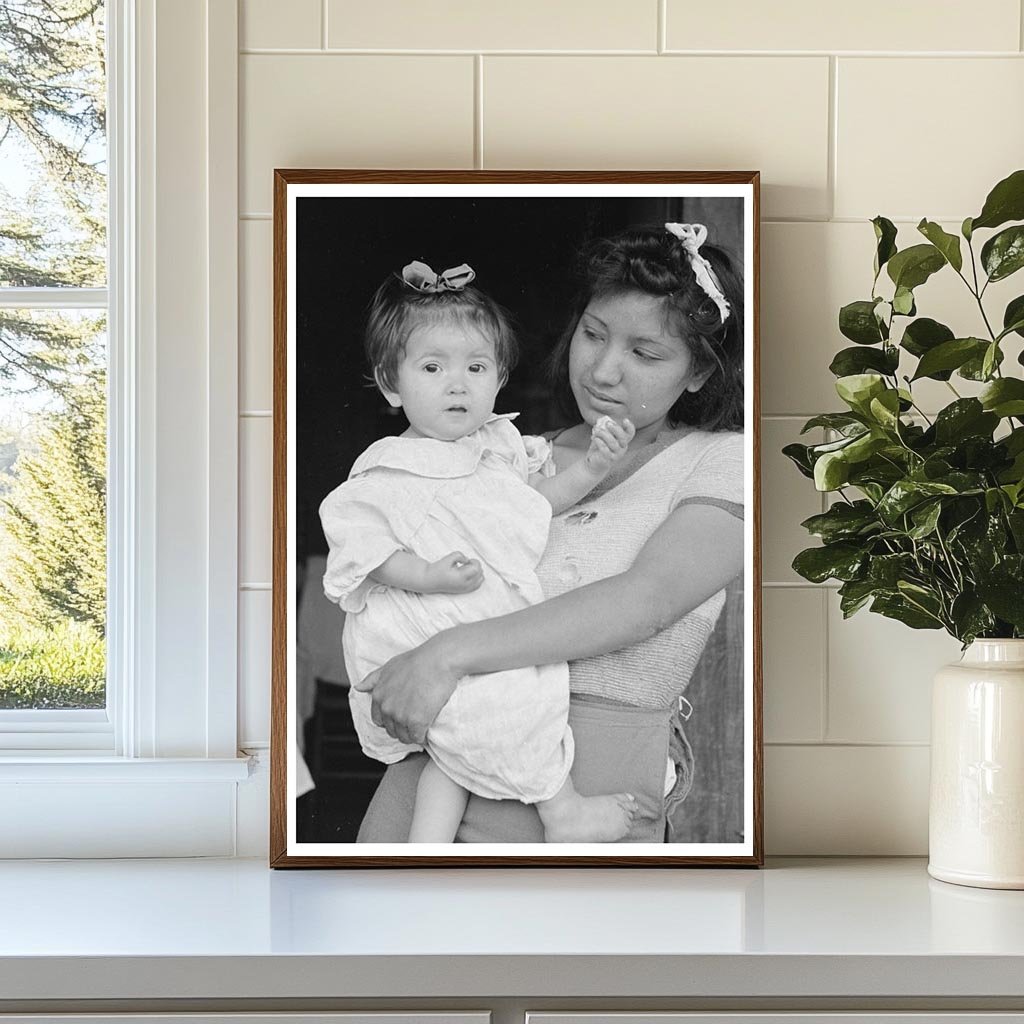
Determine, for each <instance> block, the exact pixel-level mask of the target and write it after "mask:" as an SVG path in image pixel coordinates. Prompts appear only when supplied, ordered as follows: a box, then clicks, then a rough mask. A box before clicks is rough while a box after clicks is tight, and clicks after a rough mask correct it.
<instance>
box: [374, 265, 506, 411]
mask: <svg viewBox="0 0 1024 1024" xmlns="http://www.w3.org/2000/svg"><path fill="white" fill-rule="evenodd" d="M444 321H456V322H459V323H463V324H471V325H472V326H474V327H476V328H477V329H478V330H479V331H480V333H481V334H483V335H485V336H486V337H487V338H489V339H490V340H491V341H492V342H493V343H494V358H495V362H496V363H497V367H498V374H499V376H500V377H502V378H504V379H507V378H508V375H509V374H510V373H511V372H512V370H513V369H514V367H515V365H516V360H517V359H518V357H519V348H518V344H517V342H516V335H515V331H514V329H513V327H512V317H511V316H510V314H509V313H508V312H507V311H506V310H505V309H504V308H503V307H502V306H500V305H499V304H498V303H497V302H495V301H494V299H492V298H491V297H490V296H489V295H485V294H484V293H483V292H482V291H480V290H479V289H477V288H473V287H472V286H469V287H466V288H463V289H462V290H461V291H441V292H421V291H417V290H416V289H415V288H412V287H410V286H409V285H407V284H406V283H405V282H404V281H403V280H402V278H401V276H400V275H398V274H391V275H389V276H388V278H387V280H386V281H385V282H384V283H383V284H382V285H381V286H380V287H379V288H378V289H377V291H376V292H375V293H374V296H373V298H372V299H371V300H370V305H369V308H368V309H367V314H366V332H365V335H364V344H365V348H366V359H367V361H368V362H369V364H370V369H371V370H372V371H373V375H374V379H375V380H376V381H377V384H378V386H380V387H383V388H386V389H387V390H389V391H394V390H396V388H397V384H398V367H399V364H400V363H401V362H402V359H403V357H404V356H405V346H406V343H407V342H408V340H409V335H410V334H411V333H412V331H413V330H414V329H415V328H416V327H420V326H422V325H423V324H432V323H440V322H444Z"/></svg>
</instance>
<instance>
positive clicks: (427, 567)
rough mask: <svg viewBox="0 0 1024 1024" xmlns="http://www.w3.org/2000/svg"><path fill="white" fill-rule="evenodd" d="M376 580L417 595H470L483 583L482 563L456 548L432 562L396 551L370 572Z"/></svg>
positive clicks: (371, 577)
mask: <svg viewBox="0 0 1024 1024" xmlns="http://www.w3.org/2000/svg"><path fill="white" fill-rule="evenodd" d="M369 576H370V579H372V580H373V581H374V582H376V583H383V584H384V585H385V586H386V587H395V588H396V589H398V590H411V591H412V592H413V593H416V594H468V593H469V592H470V591H472V590H476V588H477V587H479V586H480V584H481V583H482V582H483V578H484V577H483V572H482V570H481V568H480V563H479V562H478V561H477V560H476V559H475V558H472V559H470V558H466V556H465V555H464V554H463V553H462V552H461V551H453V552H452V553H451V554H449V555H445V556H444V558H439V559H438V560H437V561H436V562H428V561H427V560H426V559H425V558H420V557H419V555H414V554H412V553H410V552H408V551H396V552H395V553H394V554H393V555H391V556H390V557H389V558H388V560H387V561H386V562H384V563H383V564H382V565H378V566H377V568H376V569H374V570H373V572H371V573H370V574H369Z"/></svg>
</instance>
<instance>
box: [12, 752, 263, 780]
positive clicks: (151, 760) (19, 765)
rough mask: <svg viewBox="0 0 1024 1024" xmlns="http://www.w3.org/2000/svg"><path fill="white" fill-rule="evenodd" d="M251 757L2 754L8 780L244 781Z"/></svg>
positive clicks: (77, 753) (247, 775) (54, 753)
mask: <svg viewBox="0 0 1024 1024" xmlns="http://www.w3.org/2000/svg"><path fill="white" fill-rule="evenodd" d="M251 761H252V759H251V758H248V757H221V758H212V757H211V758H206V757H114V756H111V755H109V754H97V755H88V754H84V753H83V752H82V751H79V750H75V751H70V752H67V753H62V752H58V751H53V752H46V753H40V752H35V751H34V752H33V753H31V754H29V753H24V754H5V755H3V756H0V784H2V783H5V782H146V781H153V782H244V781H245V779H247V778H248V777H249V774H250V765H251Z"/></svg>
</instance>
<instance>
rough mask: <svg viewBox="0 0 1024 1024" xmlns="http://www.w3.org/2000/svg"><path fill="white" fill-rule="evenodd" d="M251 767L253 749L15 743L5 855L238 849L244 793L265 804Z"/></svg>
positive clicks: (0, 841) (8, 763) (3, 807)
mask: <svg viewBox="0 0 1024 1024" xmlns="http://www.w3.org/2000/svg"><path fill="white" fill-rule="evenodd" d="M251 769H252V765H251V759H250V758H247V757H225V758H198V757H167V758H127V757H112V756H110V755H109V754H108V755H86V754H83V753H82V752H81V751H77V752H75V751H72V752H65V753H64V755H63V756H58V755H57V754H55V753H54V754H50V755H43V754H40V753H38V752H33V753H32V754H29V753H27V752H26V753H23V754H18V753H14V754H11V753H8V754H6V755H4V756H3V757H0V821H2V822H3V827H0V858H10V859H22V860H29V859H58V858H59V859H64V858H68V859H75V860H80V859H86V858H103V857H231V856H234V855H235V854H237V853H238V850H239V838H238V836H239V826H240V821H239V807H240V801H241V805H242V806H243V807H244V808H245V809H246V810H248V811H253V810H255V809H257V804H259V805H260V808H262V806H265V805H264V800H265V799H266V793H265V787H264V786H259V785H257V786H255V787H254V786H253V782H254V781H258V780H250V779H249V776H250V772H251ZM249 816H250V817H251V816H252V815H251V814H250V815H249ZM248 831H249V832H251V828H250V829H249V830H248ZM247 834H248V833H247ZM249 845H251V844H249ZM246 848H249V847H248V846H247V847H246Z"/></svg>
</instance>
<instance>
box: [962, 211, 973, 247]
mask: <svg viewBox="0 0 1024 1024" xmlns="http://www.w3.org/2000/svg"><path fill="white" fill-rule="evenodd" d="M973 220H974V218H973V217H967V218H965V219H964V222H963V224H961V225H960V234H961V235H963V236H964V238H966V239H967V241H968V242H969V241H970V240H971V235H972V234H974V231H973V229H972V228H971V223H972V222H973Z"/></svg>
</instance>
